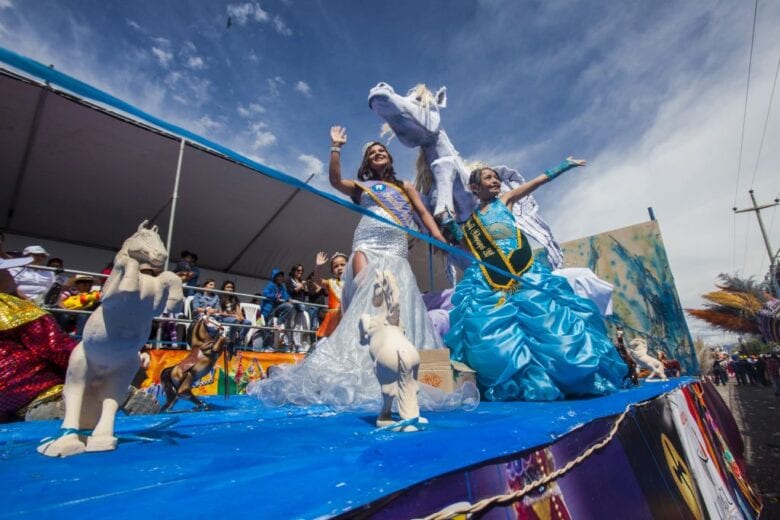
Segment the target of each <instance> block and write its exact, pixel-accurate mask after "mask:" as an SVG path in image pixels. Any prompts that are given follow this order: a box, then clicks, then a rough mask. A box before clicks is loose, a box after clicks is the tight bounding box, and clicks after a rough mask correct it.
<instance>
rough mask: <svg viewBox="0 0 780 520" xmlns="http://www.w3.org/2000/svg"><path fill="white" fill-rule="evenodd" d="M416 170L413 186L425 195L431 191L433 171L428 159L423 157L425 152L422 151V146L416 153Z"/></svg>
mask: <svg viewBox="0 0 780 520" xmlns="http://www.w3.org/2000/svg"><path fill="white" fill-rule="evenodd" d="M416 170H417V174H416V175H415V177H414V187H415V188H416V189H417V191H418V192H420V193H423V194H425V195H427V194H428V193H429V192H430V191H431V186H433V172H432V171H431V166H430V165H429V164H428V160H427V159H426V158H425V152H423V149H422V147H420V151H419V153H418V154H417V164H416Z"/></svg>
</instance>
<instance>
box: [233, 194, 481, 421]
mask: <svg viewBox="0 0 780 520" xmlns="http://www.w3.org/2000/svg"><path fill="white" fill-rule="evenodd" d="M360 205H361V206H362V207H364V208H366V209H368V210H369V211H371V212H372V213H375V214H377V215H379V216H382V217H383V218H385V219H388V220H392V217H391V216H390V215H389V214H388V213H387V211H385V209H383V208H382V207H381V206H379V205H378V204H377V203H376V202H375V201H374V200H373V199H372V198H371V197H369V196H366V195H363V196H362V197H361V199H360ZM407 243H408V242H407V235H406V233H404V232H403V231H401V230H400V229H398V228H395V227H393V226H390V225H387V224H385V223H383V222H380V221H379V220H377V219H374V218H371V217H369V216H364V217H363V218H362V219H361V220H360V222H359V223H358V226H357V228H356V229H355V234H354V237H353V243H352V254H351V255H350V259H349V262H348V263H347V269H346V272H345V274H344V289H343V294H342V298H341V305H342V308H343V310H344V311H343V316H342V318H341V322H340V323H339V326H338V327H337V328H336V330H335V331H333V334H332V335H331V336H330V337H329V338H324V339H323V340H321V341H320V342H319V343H318V344H317V346H316V349H315V351H314V352H313V353H312V354H311V355H309V356H308V357H307V358H306V359H305V360H304V361H303V362H302V363H299V364H298V365H277V366H276V367H274V370H273V372H272V374H271V376H270V377H269V378H267V379H263V380H260V381H256V382H254V383H251V384H250V385H249V387H248V388H247V393H249V394H252V395H256V396H257V397H258V398H260V399H261V400H262V401H263V403H264V404H266V405H270V406H280V405H284V404H295V405H313V404H326V405H330V406H333V407H335V408H337V409H357V408H359V409H369V410H374V409H376V410H378V409H379V408H380V405H381V393H380V389H379V382H378V381H377V379H376V376H375V375H374V368H373V362H372V361H371V357H370V356H369V353H368V346H367V345H361V343H360V333H359V327H358V322H359V320H360V315H361V314H363V313H366V312H370V309H371V308H372V307H371V297H372V293H373V280H374V278H375V275H376V273H377V271H379V270H389V271H390V272H392V273H393V274H394V275H395V276H396V278H397V281H398V288H399V289H400V294H401V302H400V309H401V323H402V324H403V326H404V330H405V333H406V336H407V337H408V338H409V340H410V341H411V342H412V344H413V345H415V346H416V347H417V349H418V350H427V349H435V348H442V346H443V344H442V341H441V338H440V337H439V336H438V334H436V332H435V331H434V329H433V325H432V324H431V320H430V318H429V317H428V314H427V312H426V309H425V304H424V302H423V300H422V296H421V295H420V291H419V289H418V288H417V281H416V280H415V277H414V274H413V273H412V269H411V267H410V266H409V262H408V260H407V257H408V252H409V249H408V245H407ZM357 252H361V253H363V254H364V255H365V256H366V258H367V260H368V265H367V266H366V267H365V268H364V269H363V270H362V271H361V272H360V273H359V274H358V276H354V275H353V272H352V257H354V255H355V253H357ZM420 386H421V391H420V395H419V398H420V406H421V407H422V408H423V409H427V410H431V409H435V410H445V409H454V408H459V407H466V408H470V407H473V406H476V404H478V402H479V394H478V392H477V390H476V387H473V388H471V387H468V388H462V389H461V391H460V392H457V393H453V394H444V393H442V392H439V391H437V390H436V389H433V388H430V387H427V386H426V385H420Z"/></svg>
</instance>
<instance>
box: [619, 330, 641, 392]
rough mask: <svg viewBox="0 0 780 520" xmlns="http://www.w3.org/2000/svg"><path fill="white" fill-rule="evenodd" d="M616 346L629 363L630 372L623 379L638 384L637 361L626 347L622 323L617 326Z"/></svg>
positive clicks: (624, 359)
mask: <svg viewBox="0 0 780 520" xmlns="http://www.w3.org/2000/svg"><path fill="white" fill-rule="evenodd" d="M615 348H616V349H617V351H618V354H620V357H621V358H623V361H625V362H626V365H628V373H627V374H626V375H625V376H624V377H623V381H624V382H625V380H626V379H630V380H631V384H632V385H634V386H637V385H638V384H639V376H638V375H637V373H636V361H634V358H632V357H631V355H630V354H629V353H628V350H627V349H626V343H625V340H624V339H623V327H621V326H620V325H618V326H617V345H615Z"/></svg>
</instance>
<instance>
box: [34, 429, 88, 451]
mask: <svg viewBox="0 0 780 520" xmlns="http://www.w3.org/2000/svg"><path fill="white" fill-rule="evenodd" d="M90 433H91V432H89V431H86V430H75V429H73V428H63V429H62V430H61V431H60V435H59V436H58V437H54V438H51V437H50V438H47V439H43V441H42V443H41V444H40V445H39V446H38V448H37V451H38V453H40V454H41V455H46V456H47V457H70V456H71V455H80V454H82V453H84V452H85V451H86V450H87V447H86V445H85V444H84V442H83V441H82V440H81V437H82V436H84V435H89V434H90Z"/></svg>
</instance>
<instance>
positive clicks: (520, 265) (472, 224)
mask: <svg viewBox="0 0 780 520" xmlns="http://www.w3.org/2000/svg"><path fill="white" fill-rule="evenodd" d="M463 235H464V236H465V238H466V243H467V244H468V246H469V249H471V252H472V253H474V256H476V257H477V258H479V259H480V260H481V261H483V262H484V263H486V264H488V265H492V266H495V267H498V268H500V269H502V270H504V271H508V272H509V273H512V274H513V275H515V276H520V275H521V274H523V273H524V272H526V271H527V270H528V269H530V268H531V265H533V263H534V253H533V250H532V249H531V244H530V243H528V240H527V239H526V238H525V237H524V236H523V234H522V233H521V232H520V229H519V228H518V229H517V243H518V244H519V247H518V248H517V249H515V250H514V251H512V252H511V253H509V255H508V256H507V255H506V254H505V253H504V252H503V251H502V250H501V248H500V247H499V246H498V244H496V241H495V240H494V239H493V236H492V235H491V234H490V232H489V231H488V230H487V227H485V223H484V222H482V218H480V216H479V212H478V211H475V212H474V213H472V215H471V216H470V217H469V219H468V220H467V221H466V223H465V224H463ZM479 268H480V269H481V270H482V274H483V275H484V276H485V280H487V282H488V283H489V284H490V286H491V287H492V288H493V289H497V290H502V291H510V290H514V289H515V288H516V282H517V280H515V279H514V278H511V277H509V276H507V275H506V274H504V273H500V272H498V271H494V270H492V269H488V268H487V267H485V266H484V265H482V264H480V266H479Z"/></svg>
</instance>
